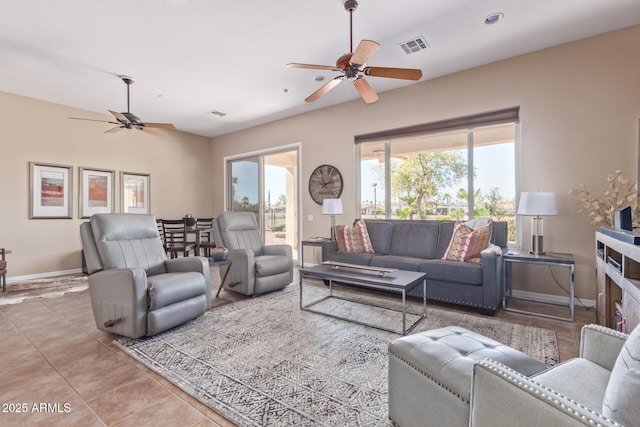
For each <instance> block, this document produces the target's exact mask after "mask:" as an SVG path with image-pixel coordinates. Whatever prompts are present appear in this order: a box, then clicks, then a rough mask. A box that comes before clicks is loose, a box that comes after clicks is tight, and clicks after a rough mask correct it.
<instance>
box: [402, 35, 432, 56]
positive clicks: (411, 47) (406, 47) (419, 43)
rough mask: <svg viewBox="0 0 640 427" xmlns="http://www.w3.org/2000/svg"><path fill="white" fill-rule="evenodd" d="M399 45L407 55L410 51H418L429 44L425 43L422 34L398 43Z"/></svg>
mask: <svg viewBox="0 0 640 427" xmlns="http://www.w3.org/2000/svg"><path fill="white" fill-rule="evenodd" d="M400 47H401V48H402V50H403V51H404V53H406V54H407V55H411V54H412V53H416V52H420V51H421V50H424V49H427V48H428V47H429V45H428V44H427V42H426V40H425V38H424V37H423V36H419V37H415V38H413V39H411V40H408V41H406V42H404V43H400Z"/></svg>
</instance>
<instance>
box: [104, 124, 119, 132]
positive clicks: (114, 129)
mask: <svg viewBox="0 0 640 427" xmlns="http://www.w3.org/2000/svg"><path fill="white" fill-rule="evenodd" d="M122 129H124V127H123V126H116V127H114V128H111V129H109V130H106V131H105V132H104V133H116V132H120V131H121V130H122Z"/></svg>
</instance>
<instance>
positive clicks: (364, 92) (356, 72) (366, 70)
mask: <svg viewBox="0 0 640 427" xmlns="http://www.w3.org/2000/svg"><path fill="white" fill-rule="evenodd" d="M344 8H345V10H346V11H347V12H349V31H350V33H349V35H350V45H349V47H350V52H349V53H345V54H344V55H342V56H341V57H340V58H338V60H337V61H336V65H335V67H334V66H332V65H314V64H299V63H290V64H287V67H289V68H308V69H311V70H327V71H340V72H342V73H343V74H342V75H340V76H338V77H336V78H334V79H333V80H331V81H330V82H329V83H327V84H325V85H324V86H322V87H321V88H320V89H318V90H316V91H315V92H313V93H312V94H311V95H309V96H308V97H307V98H306V99H305V101H307V102H313V101H315V100H317V99H318V98H320V97H321V96H322V95H324V94H325V93H327V92H329V91H330V90H331V89H333V88H334V87H336V86H337V85H338V84H339V83H340V82H342V81H343V80H344V79H348V80H351V81H352V82H353V85H354V86H355V87H356V89H357V90H358V92H359V93H360V96H361V97H362V99H363V100H364V102H365V103H367V104H371V103H374V102H376V101H377V100H378V95H377V94H376V92H375V91H374V90H373V88H372V87H371V85H369V83H368V82H367V80H366V79H365V78H364V76H374V77H388V78H392V79H405V80H420V79H421V78H422V71H421V70H418V69H413V68H389V67H368V66H366V64H367V61H368V60H369V59H371V57H372V56H373V55H374V54H375V53H376V52H377V51H378V49H379V48H380V45H379V44H378V43H376V42H374V41H372V40H362V41H361V42H360V44H359V45H358V47H357V48H356V50H355V51H354V50H353V12H354V11H355V10H356V9H357V8H358V2H357V1H356V0H346V1H345V2H344Z"/></svg>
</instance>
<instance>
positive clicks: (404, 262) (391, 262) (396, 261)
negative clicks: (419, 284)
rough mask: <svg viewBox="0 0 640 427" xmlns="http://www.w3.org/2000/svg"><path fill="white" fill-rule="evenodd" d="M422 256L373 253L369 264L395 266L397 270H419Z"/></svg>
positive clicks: (384, 266)
mask: <svg viewBox="0 0 640 427" xmlns="http://www.w3.org/2000/svg"><path fill="white" fill-rule="evenodd" d="M423 261H424V260H423V259H422V258H412V257H403V256H395V255H380V256H377V255H374V256H373V257H371V265H372V266H374V267H382V268H395V269H398V270H407V271H420V264H421V263H422V262H423Z"/></svg>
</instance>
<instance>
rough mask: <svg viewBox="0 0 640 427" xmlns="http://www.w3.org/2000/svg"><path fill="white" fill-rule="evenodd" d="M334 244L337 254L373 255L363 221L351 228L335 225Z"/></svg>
mask: <svg viewBox="0 0 640 427" xmlns="http://www.w3.org/2000/svg"><path fill="white" fill-rule="evenodd" d="M336 243H337V244H338V251H339V252H365V253H373V246H372V245H371V240H370V239H369V233H368V232H367V226H366V225H365V223H364V221H363V220H359V221H357V222H356V223H355V225H354V226H353V227H349V226H348V225H336Z"/></svg>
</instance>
